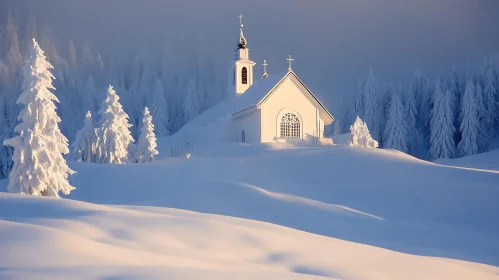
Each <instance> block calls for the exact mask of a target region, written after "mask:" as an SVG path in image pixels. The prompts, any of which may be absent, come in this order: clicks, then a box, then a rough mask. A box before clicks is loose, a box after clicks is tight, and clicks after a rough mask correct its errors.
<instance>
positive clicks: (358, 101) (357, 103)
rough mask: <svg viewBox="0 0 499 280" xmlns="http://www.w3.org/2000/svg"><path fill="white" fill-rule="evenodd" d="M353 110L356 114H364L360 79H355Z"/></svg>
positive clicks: (362, 90)
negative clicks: (355, 90)
mask: <svg viewBox="0 0 499 280" xmlns="http://www.w3.org/2000/svg"><path fill="white" fill-rule="evenodd" d="M354 111H355V114H356V115H357V116H362V115H363V114H364V89H363V86H362V81H361V80H360V79H358V80H357V94H356V95H355V97H354Z"/></svg>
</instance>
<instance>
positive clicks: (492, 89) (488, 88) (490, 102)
mask: <svg viewBox="0 0 499 280" xmlns="http://www.w3.org/2000/svg"><path fill="white" fill-rule="evenodd" d="M496 78H497V77H496V75H495V71H494V64H493V63H492V61H491V60H488V61H487V62H486V65H485V71H484V78H483V80H484V87H483V97H484V104H485V109H486V112H487V114H486V116H485V130H486V131H487V134H488V135H487V136H488V138H489V139H493V138H494V137H495V134H496V129H495V124H496V122H497V121H498V119H499V103H498V90H497V88H496V83H497V82H496Z"/></svg>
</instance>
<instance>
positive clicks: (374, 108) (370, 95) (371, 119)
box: [363, 69, 380, 140]
mask: <svg viewBox="0 0 499 280" xmlns="http://www.w3.org/2000/svg"><path fill="white" fill-rule="evenodd" d="M363 93H364V114H363V118H364V121H365V122H366V124H367V126H368V127H369V128H370V130H371V135H372V137H373V138H374V139H376V140H379V139H380V132H379V126H380V122H379V119H380V115H379V109H378V108H379V106H378V84H377V82H376V78H375V77H374V73H373V71H372V69H371V70H369V74H368V75H367V80H366V83H365V85H364V92H363Z"/></svg>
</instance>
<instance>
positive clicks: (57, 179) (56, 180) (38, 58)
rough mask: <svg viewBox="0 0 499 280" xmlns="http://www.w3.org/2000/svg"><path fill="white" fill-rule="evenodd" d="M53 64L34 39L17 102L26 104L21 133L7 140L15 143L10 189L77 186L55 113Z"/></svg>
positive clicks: (44, 191) (38, 191)
mask: <svg viewBox="0 0 499 280" xmlns="http://www.w3.org/2000/svg"><path fill="white" fill-rule="evenodd" d="M52 68H53V67H52V65H50V63H49V62H48V61H47V60H46V57H45V55H44V54H43V51H42V49H40V47H39V46H38V43H37V42H36V40H35V39H33V49H32V52H31V55H30V58H29V59H28V60H27V63H26V65H25V66H24V69H23V71H24V73H23V74H24V75H23V76H24V83H23V92H22V93H21V96H20V97H19V99H18V101H17V102H18V103H19V104H22V105H24V108H23V109H22V110H21V112H20V114H19V120H20V121H21V123H20V124H19V125H17V126H16V128H15V132H16V133H18V136H15V137H14V138H11V139H8V140H5V141H4V144H5V145H10V146H12V147H14V155H13V161H14V167H13V168H12V171H11V173H10V175H9V186H8V190H9V192H14V193H23V194H31V195H39V196H55V197H59V192H62V193H63V194H66V195H68V194H69V193H70V192H71V191H72V190H74V189H75V188H74V187H73V186H71V185H70V183H69V181H68V175H70V174H73V173H75V172H74V171H73V170H71V169H70V168H69V167H68V166H67V164H66V161H65V160H64V158H63V156H62V155H63V154H67V153H68V152H69V149H68V140H67V139H66V137H65V136H64V135H63V134H62V133H61V131H60V130H59V127H58V123H59V122H61V119H60V118H59V116H57V114H56V106H55V104H54V103H55V102H58V100H57V97H56V96H55V95H54V94H53V93H52V92H51V91H50V90H54V87H53V86H52V79H53V78H54V77H53V76H52V74H51V73H50V71H49V70H50V69H52Z"/></svg>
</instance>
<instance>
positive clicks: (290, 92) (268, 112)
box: [261, 77, 324, 142]
mask: <svg viewBox="0 0 499 280" xmlns="http://www.w3.org/2000/svg"><path fill="white" fill-rule="evenodd" d="M304 92H305V89H303V92H302V86H301V85H299V82H298V81H297V80H296V79H295V78H293V77H289V78H287V79H286V80H285V81H284V82H283V83H282V84H281V85H280V86H279V88H278V89H277V91H276V92H274V93H273V94H272V95H271V96H270V97H269V99H268V100H267V101H266V102H265V103H264V104H263V106H262V108H261V111H262V120H263V121H262V142H272V141H275V139H276V138H277V137H279V135H280V131H279V130H280V126H279V124H280V117H281V116H282V115H283V114H284V113H285V112H286V111H291V112H293V111H294V112H296V113H297V114H299V117H300V118H301V122H302V123H301V138H302V139H308V138H310V137H314V136H315V137H316V136H317V134H318V130H319V131H320V134H321V135H320V137H322V135H323V131H324V122H323V121H320V118H319V116H318V111H317V109H316V107H315V106H314V104H313V103H312V102H310V101H309V99H307V97H305V95H304ZM318 120H319V122H320V123H318ZM318 126H319V129H318Z"/></svg>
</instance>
